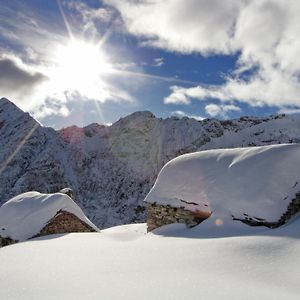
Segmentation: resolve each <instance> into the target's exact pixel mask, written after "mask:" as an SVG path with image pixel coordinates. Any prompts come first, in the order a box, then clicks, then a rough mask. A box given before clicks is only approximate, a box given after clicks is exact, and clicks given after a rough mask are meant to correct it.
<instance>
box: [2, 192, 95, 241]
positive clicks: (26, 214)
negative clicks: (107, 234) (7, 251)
mask: <svg viewBox="0 0 300 300" xmlns="http://www.w3.org/2000/svg"><path fill="white" fill-rule="evenodd" d="M60 210H63V211H67V212H69V213H72V214H74V215H75V216H77V217H78V218H79V219H80V220H82V221H83V222H85V223H86V224H88V225H89V226H91V227H92V228H93V229H95V230H96V231H98V228H97V227H96V226H95V225H94V224H93V223H92V222H91V221H90V220H89V219H88V218H87V217H86V216H85V215H84V213H83V211H82V210H81V209H80V208H79V207H78V205H77V204H76V203H75V202H74V201H73V200H72V199H71V198H70V197H69V196H67V195H65V194H61V193H55V194H41V193H38V192H27V193H24V194H21V195H18V196H16V197H14V198H12V199H10V200H9V201H7V202H6V203H4V204H3V205H2V206H1V207H0V228H1V232H0V235H1V236H2V237H4V238H6V237H9V238H11V239H13V240H16V241H25V240H27V239H29V238H31V237H33V236H35V235H37V234H38V233H39V232H40V231H41V230H42V229H43V228H44V227H45V226H46V225H47V223H48V222H49V221H50V220H51V219H52V218H53V217H54V216H55V215H56V213H57V212H59V211H60Z"/></svg>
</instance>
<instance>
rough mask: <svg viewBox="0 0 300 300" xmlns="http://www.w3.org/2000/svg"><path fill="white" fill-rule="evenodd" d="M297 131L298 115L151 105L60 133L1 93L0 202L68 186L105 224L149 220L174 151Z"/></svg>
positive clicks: (269, 140)
mask: <svg viewBox="0 0 300 300" xmlns="http://www.w3.org/2000/svg"><path fill="white" fill-rule="evenodd" d="M228 136H230V137H229V138H228ZM299 138H300V118H299V117H296V116H286V117H285V116H276V117H269V118H257V117H253V118H252V117H244V118H241V119H238V120H228V121H219V120H214V119H212V120H203V121H197V120H194V119H189V118H182V119H179V118H175V117H172V118H167V119H159V118H156V117H155V116H154V115H153V114H152V113H150V112H136V113H134V114H132V115H130V116H127V117H125V118H123V119H121V120H119V121H118V122H116V123H114V124H113V125H112V126H103V125H98V124H91V125H89V126H86V127H84V128H78V127H76V126H72V127H69V128H65V129H63V130H60V131H58V132H56V131H55V130H53V129H52V128H46V127H42V126H41V125H40V124H39V123H38V122H36V121H35V120H34V119H33V118H32V117H31V116H30V115H28V114H26V113H24V112H22V111H21V110H20V109H19V108H17V107H16V106H15V105H14V104H13V103H11V102H10V101H8V100H7V99H4V98H2V99H0V149H1V151H0V204H1V203H4V202H5V201H6V200H8V199H10V198H11V197H13V196H15V195H18V194H20V193H23V192H27V191H29V190H36V191H39V192H46V193H49V192H50V193H53V192H57V191H59V190H60V189H62V188H64V187H67V186H68V187H71V188H72V189H73V191H74V196H75V201H76V203H78V204H79V205H80V206H81V208H82V209H83V210H84V212H85V213H86V214H87V216H88V217H89V218H90V219H91V220H92V221H93V222H94V223H95V224H97V225H98V226H99V227H101V228H103V227H108V226H112V225H116V224H124V223H132V222H137V221H141V220H142V221H144V220H145V211H144V207H143V199H144V198H145V196H146V195H147V193H148V192H149V190H150V189H151V187H152V185H153V184H154V182H155V179H156V177H157V174H158V172H159V171H160V169H161V168H162V167H163V165H164V164H165V163H167V162H168V161H169V160H171V159H172V158H174V157H176V156H178V155H180V154H184V153H189V152H194V151H198V150H201V149H211V148H219V147H221V148H222V147H223V146H222V145H224V147H226V148H228V147H233V146H249V145H265V144H276V143H288V142H292V141H294V142H298V141H299ZM229 140H230V141H234V142H231V143H230V144H228V141H229Z"/></svg>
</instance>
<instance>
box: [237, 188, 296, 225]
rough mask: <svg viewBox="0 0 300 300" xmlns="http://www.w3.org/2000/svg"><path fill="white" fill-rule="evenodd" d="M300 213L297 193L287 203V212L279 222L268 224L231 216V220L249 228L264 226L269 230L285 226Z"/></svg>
mask: <svg viewBox="0 0 300 300" xmlns="http://www.w3.org/2000/svg"><path fill="white" fill-rule="evenodd" d="M299 211H300V192H298V193H297V194H296V196H295V198H294V199H293V200H292V201H291V202H290V203H289V205H288V207H287V210H286V211H285V212H284V213H283V214H282V215H281V217H280V218H279V220H277V221H275V222H268V221H266V220H264V219H259V220H258V219H257V218H251V217H246V218H244V219H240V218H235V217H234V216H233V218H232V219H233V220H235V221H241V222H243V223H245V224H247V225H249V226H265V227H269V228H278V227H280V226H282V225H284V224H286V223H287V222H288V221H289V220H290V219H291V218H293V217H294V216H295V215H296V214H298V213H299Z"/></svg>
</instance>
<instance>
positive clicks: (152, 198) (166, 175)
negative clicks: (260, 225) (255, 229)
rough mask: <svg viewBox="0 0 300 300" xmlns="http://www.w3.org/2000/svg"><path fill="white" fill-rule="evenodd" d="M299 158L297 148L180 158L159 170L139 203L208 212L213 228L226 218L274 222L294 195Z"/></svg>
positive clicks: (250, 149) (240, 150) (299, 148)
mask: <svg viewBox="0 0 300 300" xmlns="http://www.w3.org/2000/svg"><path fill="white" fill-rule="evenodd" d="M299 157H300V145H299V144H282V145H272V146H261V147H248V148H235V149H218V150H208V151H201V152H196V153H191V154H185V155H182V156H179V157H177V158H175V159H173V160H171V161H170V162H169V163H168V164H166V165H165V166H164V168H163V169H162V170H161V172H160V174H159V176H158V178H157V181H156V183H155V185H154V186H153V188H152V189H151V191H150V192H149V194H148V195H147V196H146V198H145V201H146V202H148V203H158V204H162V205H168V204H169V205H171V206H173V207H183V208H185V209H187V210H191V211H205V212H212V217H213V220H214V222H212V221H210V222H211V223H212V224H211V225H212V226H213V227H215V223H216V222H215V221H216V220H217V219H219V221H218V222H220V225H223V223H224V222H225V220H226V222H228V221H229V220H231V218H232V216H234V217H237V218H243V219H244V218H245V216H247V217H252V218H259V219H264V220H267V221H269V222H275V221H278V219H279V218H280V216H281V215H282V214H283V213H284V212H285V211H286V209H287V206H288V204H289V203H290V201H291V200H292V199H293V198H295V195H296V193H297V192H299V190H300V160H299ZM209 219H210V218H209ZM209 219H208V220H209ZM208 220H207V221H204V223H206V226H207V224H210V222H209V223H207V222H208ZM204 223H203V225H205V224H204ZM221 223H222V224H221ZM229 223H230V222H229ZM231 223H232V222H231ZM200 226H202V224H201V225H200Z"/></svg>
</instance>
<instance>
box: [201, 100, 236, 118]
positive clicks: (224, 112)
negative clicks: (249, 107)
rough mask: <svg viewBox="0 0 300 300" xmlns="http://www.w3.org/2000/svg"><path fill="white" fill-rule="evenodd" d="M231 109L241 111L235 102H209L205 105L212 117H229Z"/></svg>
mask: <svg viewBox="0 0 300 300" xmlns="http://www.w3.org/2000/svg"><path fill="white" fill-rule="evenodd" d="M231 111H241V109H240V108H239V107H238V106H236V105H233V104H229V105H217V104H213V103H211V104H208V105H206V106H205V112H206V113H207V114H208V115H210V116H211V117H218V116H219V117H222V118H227V117H228V113H229V112H231Z"/></svg>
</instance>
